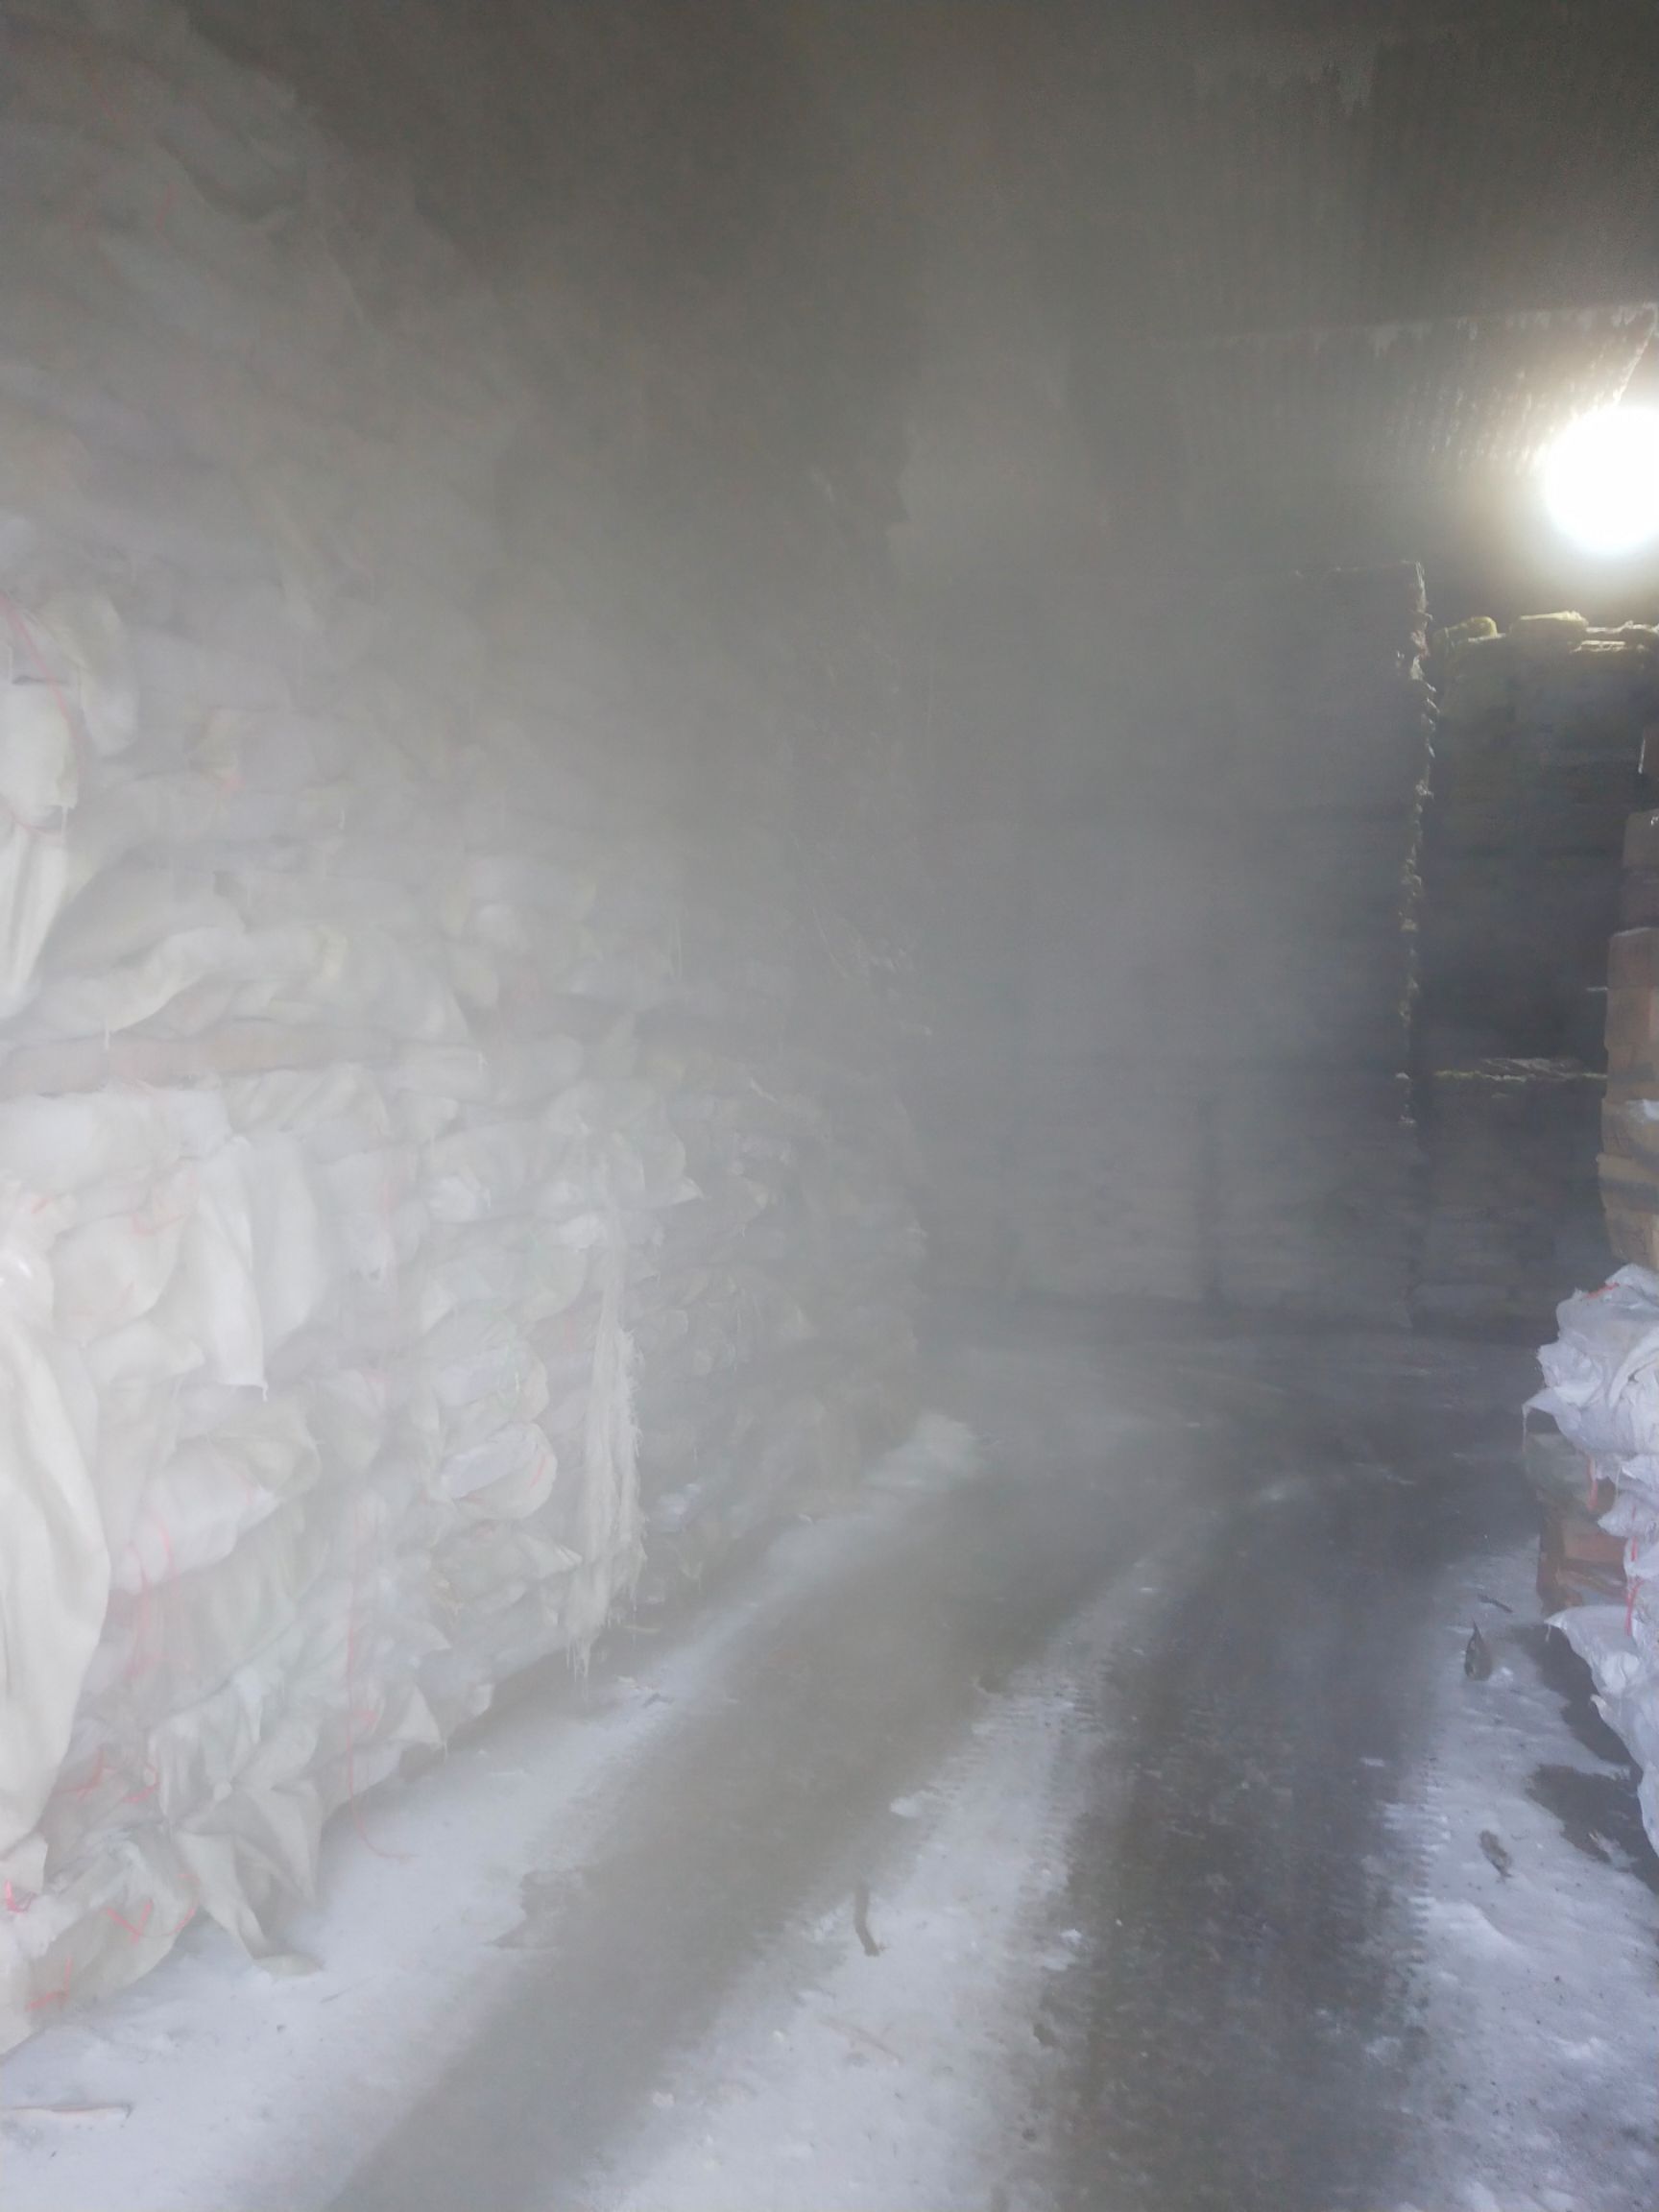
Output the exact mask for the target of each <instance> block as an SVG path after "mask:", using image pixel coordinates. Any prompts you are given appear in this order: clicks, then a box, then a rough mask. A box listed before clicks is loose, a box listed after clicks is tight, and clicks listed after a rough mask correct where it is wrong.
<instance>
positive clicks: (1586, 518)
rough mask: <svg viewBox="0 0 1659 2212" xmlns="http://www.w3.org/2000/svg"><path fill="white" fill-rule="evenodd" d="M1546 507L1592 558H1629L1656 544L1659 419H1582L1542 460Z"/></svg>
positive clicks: (1612, 415) (1643, 414)
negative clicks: (1638, 549) (1640, 547)
mask: <svg viewBox="0 0 1659 2212" xmlns="http://www.w3.org/2000/svg"><path fill="white" fill-rule="evenodd" d="M1543 478H1544V504H1545V506H1546V507H1547V508H1548V509H1549V512H1550V517H1551V521H1553V523H1554V524H1555V527H1556V528H1557V529H1558V530H1560V531H1561V532H1562V533H1563V535H1564V536H1566V537H1568V538H1571V539H1572V540H1573V541H1575V543H1576V544H1578V545H1582V546H1583V547H1584V549H1585V550H1586V551H1587V552H1590V553H1629V552H1633V551H1634V550H1635V548H1636V547H1637V546H1638V545H1645V544H1647V541H1648V540H1649V539H1653V538H1659V414H1656V413H1654V412H1653V410H1652V409H1650V408H1647V407H1608V408H1605V409H1603V410H1602V411H1601V412H1600V413H1599V414H1596V415H1583V416H1580V417H1579V419H1578V421H1576V422H1574V423H1572V424H1571V425H1570V426H1569V427H1568V428H1567V429H1565V430H1563V431H1562V433H1561V435H1560V437H1559V438H1557V439H1556V441H1555V443H1554V444H1553V445H1551V447H1550V449H1549V451H1548V452H1547V453H1546V454H1545V456H1544V463H1543Z"/></svg>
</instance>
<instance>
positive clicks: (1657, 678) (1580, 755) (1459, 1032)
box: [1416, 613, 1659, 1329]
mask: <svg viewBox="0 0 1659 2212" xmlns="http://www.w3.org/2000/svg"><path fill="white" fill-rule="evenodd" d="M1435 668H1436V676H1437V679H1438V682H1439V685H1440V691H1441V706H1442V715H1443V719H1442V727H1441V736H1440V740H1439V745H1438V753H1437V760H1436V767H1435V783H1434V799H1433V805H1432V807H1431V813H1430V820H1429V834H1428V838H1427V841H1426V861H1425V879H1426V886H1427V902H1426V913H1425V922H1424V929H1423V963H1424V965H1423V1000H1422V1026H1421V1035H1420V1042H1419V1063H1420V1066H1421V1068H1422V1070H1423V1072H1424V1084H1423V1093H1424V1116H1425V1137H1426V1142H1427V1144H1428V1147H1429V1152H1430V1160H1431V1221H1430V1225H1429V1229H1428V1234H1427V1238H1426V1241H1425V1246H1424V1254H1423V1262H1422V1269H1421V1280H1420V1283H1419V1286H1418V1290H1417V1296H1416V1310H1417V1312H1418V1314H1419V1315H1420V1317H1421V1318H1422V1319H1423V1320H1425V1321H1426V1322H1436V1323H1455V1324H1458V1325H1463V1326H1473V1327H1478V1328H1503V1327H1505V1326H1510V1325H1515V1326H1522V1327H1525V1328H1527V1329H1536V1328H1538V1327H1539V1326H1541V1324H1542V1323H1543V1321H1544V1320H1545V1318H1546V1317H1547V1315H1548V1313H1549V1312H1550V1310H1551V1308H1552V1307H1553V1306H1554V1304H1555V1302H1556V1301H1557V1299H1558V1298H1559V1297H1560V1296H1561V1295H1562V1293H1563V1292H1564V1291H1565V1290H1567V1289H1569V1288H1571V1287H1572V1286H1573V1285H1574V1284H1575V1283H1579V1284H1582V1283H1586V1282H1594V1281H1598V1280H1599V1278H1600V1277H1601V1275H1602V1274H1604V1273H1605V1271H1606V1262H1607V1252H1606V1245H1605V1243H1604V1241H1603V1239H1602V1238H1601V1237H1600V1235H1599V1225H1598V1218H1597V1208H1596V1203H1595V1188H1594V1184H1595V1175H1594V1155H1595V1150H1596V1119H1597V1113H1598V1108H1599V1095H1600V1088H1601V1086H1600V1083H1599V1061H1600V1057H1601V1049H1600V1038H1599V1027H1600V1021H1601V998H1600V991H1601V986H1602V984H1603V981H1604V977H1605V973H1606V945H1607V939H1608V936H1609V934H1610V932H1611V931H1612V929H1613V928H1614V926H1615V925H1616V922H1617V919H1618V902H1619V879H1618V868H1617V855H1618V853H1619V848H1620V843H1621V840H1622V838H1623V833H1624V823H1625V818H1626V816H1627V814H1628V811H1629V808H1630V805H1631V802H1632V799H1633V797H1634V794H1635V790H1636V784H1637V775H1638V764H1639V759H1640V755H1641V749H1642V740H1643V733H1644V730H1645V728H1646V727H1647V723H1648V721H1649V720H1650V718H1651V717H1652V715H1653V713H1654V711H1655V709H1656V707H1659V634H1656V633H1654V632H1653V631H1651V630H1648V629H1646V628H1643V627H1641V626H1639V625H1633V624H1632V625H1626V626H1625V627H1624V628H1623V629H1621V630H1617V631H1604V630H1603V631H1598V630H1594V629H1592V628H1591V627H1590V625H1589V624H1588V623H1586V622H1585V620H1584V618H1583V617H1582V616H1581V615H1577V614H1570V613H1564V614H1544V615H1531V616H1527V617H1524V618H1522V619H1521V620H1519V621H1517V622H1516V623H1515V624H1514V625H1513V626H1512V627H1511V629H1510V630H1509V632H1508V633H1507V635H1504V636H1501V635H1500V634H1499V633H1498V630H1497V627H1496V625H1495V624H1493V623H1491V622H1490V621H1487V620H1485V619H1480V620H1478V621H1475V622H1472V623H1466V624H1464V625H1462V627H1461V629H1460V630H1458V631H1455V632H1452V633H1447V634H1444V635H1442V636H1441V637H1439V638H1437V640H1436V658H1435Z"/></svg>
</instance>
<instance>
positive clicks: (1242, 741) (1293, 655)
mask: <svg viewBox="0 0 1659 2212" xmlns="http://www.w3.org/2000/svg"><path fill="white" fill-rule="evenodd" d="M1425 619H1426V616H1425V601H1424V591H1423V575H1422V571H1421V569H1420V568H1418V567H1417V566H1416V565H1404V566H1400V567H1390V568H1383V569H1377V570H1340V569H1339V570H1333V571H1330V572H1328V573H1326V574H1323V575H1318V576H1305V577H1298V578H1296V579H1294V580H1293V581H1292V583H1291V584H1289V585H1287V586H1284V587H1281V588H1279V589H1275V590H1272V591H1266V590H1263V589H1260V588H1259V589H1256V590H1255V591H1254V592H1252V593H1251V594H1250V595H1249V596H1248V597H1247V598H1246V599H1245V600H1244V601H1243V602H1241V604H1240V605H1239V606H1238V609H1237V610H1236V611H1235V618H1234V620H1233V622H1232V623H1231V624H1230V625H1229V627H1228V630H1227V632H1226V634H1225V635H1226V639H1227V647H1228V652H1229V656H1230V659H1231V661H1232V679H1231V691H1232V698H1233V710H1232V714H1231V718H1230V722H1231V726H1230V728H1229V729H1228V731H1227V732H1226V733H1225V737H1224V740H1223V743H1222V745H1221V747H1220V749H1219V757H1218V758H1217V760H1216V763H1215V772H1216V786H1217V791H1218V794H1219V796H1220V797H1221V799H1222V801H1223V805H1222V810H1221V813H1220V817H1219V822H1218V834H1217V867H1216V874H1215V880H1214V891H1213V897H1212V902H1211V906H1210V920H1209V943H1210V968H1211V973H1212V975H1213V978H1214V1027H1213V1046H1214V1055H1215V1063H1216V1065H1215V1070H1214V1076H1213V1078H1212V1081H1213V1094H1214V1106H1213V1126H1214V1144H1215V1168H1214V1213H1215V1221H1214V1238H1215V1250H1216V1265H1215V1275H1216V1283H1217V1287H1218V1289H1219V1291H1220V1294H1221V1296H1222V1297H1223V1298H1224V1299H1225V1300H1227V1301H1228V1302H1230V1303H1233V1304H1236V1305H1238V1306H1241V1307H1246V1308H1253V1309H1276V1310H1287V1311H1298V1312H1302V1313H1318V1314H1322V1315H1326V1316H1330V1317H1335V1318H1348V1319H1363V1320H1368V1321H1378V1322H1386V1323H1396V1322H1398V1321H1400V1320H1402V1319H1403V1318H1404V1316H1405V1312H1406V1305H1407V1291H1408V1286H1409V1280H1410V1269H1411V1263H1412V1258H1413V1250H1414V1244H1415V1238H1416V1230H1417V1220H1418V1176H1419V1169H1420V1163H1419V1156H1418V1150H1417V1143H1416V1136H1415V1131H1414V1128H1413V1125H1412V1119H1411V1112H1410V1097H1409V1089H1408V1085H1407V1082H1406V1080H1405V1076H1404V1070H1405V1069H1406V1067H1407V1025H1408V1022H1409V1019H1410V1007H1411V999H1412V995H1413V991H1414V987H1415V977H1414V944H1415V937H1414V926H1415V915H1414V899H1415V885H1416V877H1415V859H1416V851H1417V842H1418V834H1419V825H1420V815H1421V805H1422V790H1423V783H1424V778H1425V775H1426V771H1427V765H1428V757H1429V736H1430V731H1431V711H1430V703H1429V696H1428V691H1427V686H1426V685H1425V684H1424V682H1423V677H1422V670H1421V664H1420V655H1421V652H1422V649H1423V643H1424V623H1425Z"/></svg>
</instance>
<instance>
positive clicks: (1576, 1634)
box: [1530, 1267, 1659, 1845]
mask: <svg viewBox="0 0 1659 2212" xmlns="http://www.w3.org/2000/svg"><path fill="white" fill-rule="evenodd" d="M1559 1321H1560V1331H1561V1333H1560V1335H1559V1336H1558V1337H1557V1338H1556V1340H1555V1342H1554V1343H1553V1344H1549V1345H1546V1346H1545V1348H1544V1350H1543V1351H1542V1352H1541V1353H1540V1354H1539V1356H1538V1357H1539V1362H1540V1364H1541V1365H1542V1367H1543V1370H1544V1388H1543V1389H1542V1390H1541V1391H1540V1392H1539V1393H1538V1395H1537V1396H1536V1397H1535V1398H1534V1399H1533V1400H1532V1402H1531V1408H1530V1409H1531V1410H1535V1411H1537V1412H1540V1413H1547V1414H1549V1415H1550V1416H1551V1418H1552V1419H1553V1420H1554V1422H1555V1425H1556V1427H1557V1428H1558V1429H1559V1430H1560V1431H1561V1433H1562V1435H1563V1436H1565V1437H1566V1438H1567V1439H1568V1441H1569V1442H1570V1443H1572V1444H1575V1445H1576V1446H1577V1448H1578V1450H1579V1451H1580V1452H1582V1453H1583V1454H1584V1455H1585V1458H1586V1460H1587V1462H1588V1466H1587V1469H1586V1476H1587V1490H1588V1491H1589V1492H1590V1493H1592V1494H1593V1493H1594V1490H1595V1484H1596V1479H1600V1480H1602V1481H1610V1482H1611V1483H1613V1485H1614V1487H1615V1489H1616V1492H1617V1496H1616V1498H1615V1500H1614V1503H1613V1505H1612V1508H1611V1510H1610V1511H1608V1512H1607V1513H1604V1514H1603V1515H1602V1516H1601V1526H1602V1527H1603V1528H1605V1529H1606V1530H1607V1531H1608V1533H1609V1534H1610V1535H1614V1536H1617V1537H1619V1538H1620V1539H1621V1540H1622V1541H1623V1546H1624V1575H1625V1601H1624V1603H1623V1605H1579V1606H1575V1607H1574V1608H1573V1609H1572V1610H1571V1611H1569V1612H1566V1613H1562V1614H1559V1615H1558V1616H1557V1618H1556V1626H1557V1627H1559V1628H1560V1629H1561V1630H1562V1631H1563V1633H1564V1634H1565V1635H1566V1636H1567V1638H1568V1640H1569V1641H1570V1642H1571V1644H1572V1645H1573V1647H1574V1648H1575V1650H1576V1651H1577V1652H1578V1653H1579V1654H1580V1656H1581V1657H1582V1658H1583V1659H1584V1660H1585V1661H1586V1662H1587V1663H1588V1665H1589V1667H1590V1670H1591V1672H1592V1673H1593V1674H1594V1676H1595V1678H1596V1688H1597V1693H1598V1696H1597V1702H1598V1704H1599V1706H1600V1708H1601V1710H1602V1712H1603V1714H1604V1715H1605V1716H1606V1718H1607V1720H1608V1721H1609V1723H1610V1724H1611V1726H1612V1727H1614V1728H1615V1729H1617V1731H1618V1733H1619V1734H1620V1735H1621V1736H1622V1737H1623V1740H1624V1743H1626V1745H1627V1746H1628V1748H1629V1750H1630V1753H1631V1756H1632V1757H1633V1758H1634V1759H1635V1760H1636V1762H1637V1764H1638V1765H1639V1766H1640V1767H1641V1768H1642V1770H1643V1771H1642V1783H1641V1801H1642V1817H1643V1821H1644V1823H1645V1825H1646V1827H1647V1833H1648V1835H1649V1836H1650V1837H1651V1838H1652V1839H1653V1841H1654V1843H1655V1844H1656V1845H1659V1275H1654V1274H1651V1273H1649V1271H1648V1270H1647V1268H1645V1267H1621V1268H1620V1270H1619V1272H1618V1273H1617V1274H1616V1275H1614V1276H1613V1277H1612V1278H1611V1280H1610V1281H1609V1282H1608V1283H1607V1284H1606V1285H1605V1286H1604V1287H1603V1288H1601V1289H1599V1290H1594V1291H1584V1292H1580V1293H1579V1294H1578V1295H1577V1296H1575V1297H1573V1298H1569V1299H1567V1300H1566V1301H1565V1303H1564V1304H1563V1305H1562V1306H1561V1308H1560V1309H1559Z"/></svg>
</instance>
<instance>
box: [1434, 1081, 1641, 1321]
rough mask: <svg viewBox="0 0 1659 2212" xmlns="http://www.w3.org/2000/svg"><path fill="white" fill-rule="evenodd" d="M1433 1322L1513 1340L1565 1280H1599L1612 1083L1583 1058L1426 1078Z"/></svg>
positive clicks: (1554, 1298) (1551, 1300) (1557, 1293)
mask: <svg viewBox="0 0 1659 2212" xmlns="http://www.w3.org/2000/svg"><path fill="white" fill-rule="evenodd" d="M1424 1089H1425V1091H1426V1093H1427V1097H1426V1099H1425V1103H1424V1108H1423V1118H1424V1121H1425V1124H1426V1127H1427V1128H1428V1130H1429V1131H1430V1132H1431V1136H1430V1142H1429V1145H1428V1152H1429V1175H1428V1192H1429V1209H1428V1217H1427V1220H1426V1221H1425V1224H1424V1233H1423V1250H1422V1258H1421V1260H1420V1262H1419V1265H1418V1282H1417V1287H1416V1292H1415V1296H1414V1300H1413V1310H1414V1312H1415V1314H1416V1317H1417V1319H1418V1320H1419V1321H1420V1322H1421V1323H1423V1324H1424V1325H1425V1326H1429V1327H1433V1328H1441V1329H1452V1330H1455V1331H1472V1332H1475V1333H1477V1334H1479V1333H1483V1332H1486V1331H1492V1330H1496V1331H1498V1332H1500V1333H1502V1334H1515V1333H1517V1332H1519V1331H1520V1330H1522V1329H1525V1328H1530V1327H1533V1326H1535V1325H1536V1322H1537V1319H1538V1316H1539V1314H1540V1313H1547V1312H1548V1311H1549V1310H1550V1309H1551V1306H1552V1305H1553V1304H1554V1303H1555V1302H1556V1301H1557V1299H1558V1298H1559V1296H1560V1292H1561V1286H1563V1285H1564V1284H1572V1283H1580V1282H1599V1280H1600V1279H1601V1277H1602V1275H1604V1274H1605V1273H1606V1254H1605V1245H1604V1243H1603V1241H1602V1239H1601V1237H1600V1234H1599V1222H1598V1220H1597V1215H1596V1171H1595V1161H1596V1130H1597V1124H1598V1120H1599V1115H1600V1111H1601V1097H1602V1092H1603V1089H1604V1085H1603V1082H1602V1079H1601V1077H1600V1076H1599V1075H1598V1074H1595V1073H1592V1072H1591V1071H1590V1070H1586V1069H1584V1068H1583V1067H1581V1066H1579V1064H1578V1063H1577V1062H1575V1061H1540V1060H1493V1061H1488V1062H1485V1063H1478V1064H1477V1065H1476V1066H1474V1067H1472V1068H1456V1069H1437V1070H1434V1071H1432V1072H1431V1074H1430V1075H1428V1076H1427V1077H1426V1078H1425V1081H1424Z"/></svg>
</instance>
